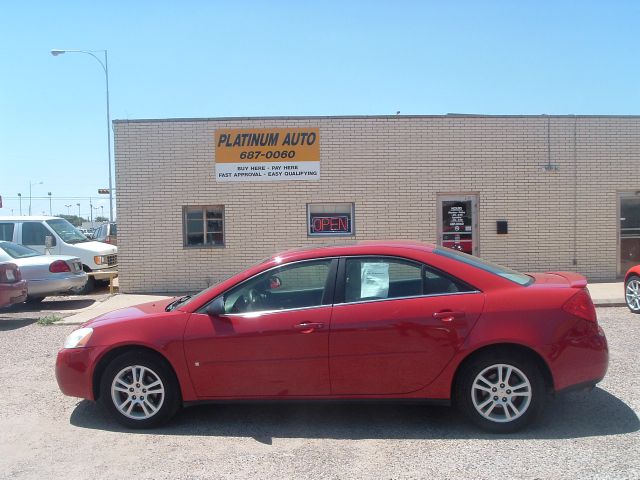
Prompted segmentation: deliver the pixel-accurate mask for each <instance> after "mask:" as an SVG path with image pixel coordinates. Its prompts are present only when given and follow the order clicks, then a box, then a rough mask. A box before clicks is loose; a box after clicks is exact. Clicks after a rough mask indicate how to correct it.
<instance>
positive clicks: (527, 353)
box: [449, 342, 554, 399]
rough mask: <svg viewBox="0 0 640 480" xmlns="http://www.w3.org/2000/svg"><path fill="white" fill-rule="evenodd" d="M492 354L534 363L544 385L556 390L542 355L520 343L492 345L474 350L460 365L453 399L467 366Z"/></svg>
mask: <svg viewBox="0 0 640 480" xmlns="http://www.w3.org/2000/svg"><path fill="white" fill-rule="evenodd" d="M492 352H500V353H505V352H509V353H512V354H515V355H518V356H520V357H524V358H528V359H530V360H532V361H534V362H535V363H536V365H537V366H538V367H539V368H540V371H541V372H542V376H543V379H544V383H545V385H546V387H547V389H548V390H549V391H553V390H554V381H553V374H552V373H551V369H550V368H549V365H548V364H547V362H546V361H545V360H544V358H543V357H542V355H540V354H539V353H538V352H536V351H535V350H534V349H532V348H530V347H527V346H525V345H522V344H519V343H508V342H506V343H492V344H490V345H484V346H482V347H480V348H478V349H476V350H473V351H472V352H470V353H469V354H468V355H467V356H466V357H465V358H464V359H463V360H462V361H461V362H460V363H459V364H458V366H457V367H456V371H455V373H454V376H453V381H452V382H451V391H450V393H449V394H450V398H451V399H453V398H455V392H456V388H457V386H458V381H459V379H460V373H461V372H462V371H463V370H464V368H465V366H466V365H468V364H469V363H471V362H472V361H473V360H474V359H476V358H478V357H479V356H482V355H486V354H488V353H492Z"/></svg>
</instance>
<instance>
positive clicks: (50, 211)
mask: <svg viewBox="0 0 640 480" xmlns="http://www.w3.org/2000/svg"><path fill="white" fill-rule="evenodd" d="M47 195H49V215H51V216H52V217H53V210H52V208H51V192H49V193H47Z"/></svg>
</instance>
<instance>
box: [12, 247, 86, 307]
mask: <svg viewBox="0 0 640 480" xmlns="http://www.w3.org/2000/svg"><path fill="white" fill-rule="evenodd" d="M3 261H11V262H13V263H15V264H16V265H18V267H20V271H21V272H22V278H23V279H24V280H26V281H27V290H28V295H29V296H28V297H27V302H34V303H37V302H41V301H42V300H44V298H45V297H47V296H49V295H57V294H61V293H68V292H79V291H81V290H82V289H83V288H84V286H85V284H86V283H87V278H88V277H87V274H86V273H85V272H84V271H83V270H82V262H81V261H80V259H79V258H78V257H70V256H68V255H42V254H41V253H39V252H36V251H35V250H33V249H32V248H28V247H25V246H24V245H18V244H17V243H13V242H4V241H1V240H0V262H3Z"/></svg>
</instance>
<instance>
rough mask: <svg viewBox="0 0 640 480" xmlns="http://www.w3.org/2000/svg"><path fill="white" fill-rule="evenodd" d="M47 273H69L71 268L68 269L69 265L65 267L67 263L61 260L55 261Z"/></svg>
mask: <svg viewBox="0 0 640 480" xmlns="http://www.w3.org/2000/svg"><path fill="white" fill-rule="evenodd" d="M49 271H50V272H51V273H62V272H70V271H71V268H69V265H67V262H65V261H63V260H56V261H55V262H53V263H52V264H51V265H49Z"/></svg>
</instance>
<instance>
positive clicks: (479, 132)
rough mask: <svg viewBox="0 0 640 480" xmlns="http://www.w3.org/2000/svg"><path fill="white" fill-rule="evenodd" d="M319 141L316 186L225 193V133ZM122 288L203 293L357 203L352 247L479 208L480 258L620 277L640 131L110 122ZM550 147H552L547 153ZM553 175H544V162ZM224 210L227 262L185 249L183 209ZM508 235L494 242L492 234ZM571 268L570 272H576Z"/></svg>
mask: <svg viewBox="0 0 640 480" xmlns="http://www.w3.org/2000/svg"><path fill="white" fill-rule="evenodd" d="M277 127H319V128H320V148H321V179H320V180H318V181H281V182H229V183H217V182H216V180H215V164H214V160H215V159H214V150H215V149H214V132H215V130H216V129H217V128H277ZM114 128H115V161H116V187H117V210H118V212H117V213H118V249H119V264H120V267H119V268H120V272H121V275H120V286H121V290H122V291H123V292H183V291H192V290H199V289H201V288H203V287H206V286H207V284H208V283H210V282H212V281H217V280H220V279H222V278H225V277H227V276H229V275H231V274H233V273H235V272H237V271H239V270H241V269H244V268H245V267H247V266H249V265H251V264H253V263H256V262H257V261H259V260H261V259H263V258H265V257H267V256H269V255H271V254H272V253H274V252H277V251H279V250H283V249H287V248H291V247H302V246H311V245H323V244H330V243H340V242H345V241H353V237H350V238H335V237H334V238H309V237H308V236H307V224H306V204H307V203H312V202H354V203H355V229H356V235H355V239H357V240H361V239H381V238H395V239H415V240H421V241H426V242H436V240H437V203H436V199H437V195H439V194H451V193H475V194H478V196H479V203H478V207H479V222H478V233H479V236H478V238H477V241H479V242H480V243H479V246H480V248H479V254H480V256H482V257H485V258H487V259H489V260H493V261H497V262H500V263H503V264H505V265H508V266H510V267H512V268H515V269H519V270H525V271H542V270H574V271H578V272H581V273H583V274H585V275H587V276H588V277H589V279H590V280H592V281H593V280H612V279H614V278H615V277H616V275H617V274H618V272H617V265H618V238H617V237H618V218H617V217H618V213H617V201H618V192H620V191H625V190H640V117H580V116H578V117H573V116H563V117H555V116H554V117H547V116H523V117H493V116H438V117H408V116H406V117H405V116H398V117H317V118H309V117H300V118H266V119H264V118H254V119H201V120H200V119H198V120H161V121H157V120H148V121H147V120H135V121H124V120H122V121H115V122H114ZM548 140H549V141H548ZM549 156H550V158H551V162H552V163H553V164H554V165H557V167H558V168H557V170H553V171H545V169H544V166H545V165H546V163H547V161H548V158H549ZM187 205H224V208H225V240H226V245H225V247H224V248H185V247H183V223H182V211H183V206H187ZM499 219H506V220H508V222H509V234H508V235H497V234H496V223H495V222H496V220H499ZM574 259H575V260H576V263H575V264H574Z"/></svg>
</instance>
